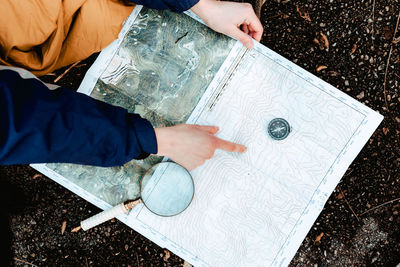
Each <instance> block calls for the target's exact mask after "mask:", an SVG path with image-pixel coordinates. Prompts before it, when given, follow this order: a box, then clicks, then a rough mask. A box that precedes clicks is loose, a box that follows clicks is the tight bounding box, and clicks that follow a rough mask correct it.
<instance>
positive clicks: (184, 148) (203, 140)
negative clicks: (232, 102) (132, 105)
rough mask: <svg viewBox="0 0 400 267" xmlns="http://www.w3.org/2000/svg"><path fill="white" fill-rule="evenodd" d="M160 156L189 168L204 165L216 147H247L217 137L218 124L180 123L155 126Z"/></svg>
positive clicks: (238, 149) (231, 150) (228, 149)
mask: <svg viewBox="0 0 400 267" xmlns="http://www.w3.org/2000/svg"><path fill="white" fill-rule="evenodd" d="M154 130H155V133H156V137H157V146H158V152H157V155H158V156H167V157H169V158H170V159H172V160H173V161H175V162H176V163H179V164H180V165H182V166H183V167H185V168H186V169H188V170H193V169H195V168H196V167H198V166H200V165H202V164H203V163H204V162H205V161H206V160H207V159H211V158H212V157H213V156H214V152H215V150H216V149H222V150H225V151H229V152H240V153H243V152H245V151H246V147H245V146H243V145H240V144H235V143H232V142H229V141H225V140H222V139H220V138H218V137H216V136H215V135H214V134H216V133H217V132H218V130H219V128H218V127H216V126H201V125H193V124H180V125H176V126H172V127H164V128H155V129H154Z"/></svg>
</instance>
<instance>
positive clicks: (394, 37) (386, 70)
mask: <svg viewBox="0 0 400 267" xmlns="http://www.w3.org/2000/svg"><path fill="white" fill-rule="evenodd" d="M399 19H400V11H399V14H398V15H397V23H396V28H395V29H394V33H393V39H392V42H391V44H390V50H389V56H388V59H387V61H386V69H385V78H384V79H383V96H384V97H385V105H386V108H387V109H388V110H389V105H388V103H387V97H386V78H387V73H388V68H389V63H390V57H391V56H392V50H393V44H394V40H395V39H396V33H397V29H398V28H399Z"/></svg>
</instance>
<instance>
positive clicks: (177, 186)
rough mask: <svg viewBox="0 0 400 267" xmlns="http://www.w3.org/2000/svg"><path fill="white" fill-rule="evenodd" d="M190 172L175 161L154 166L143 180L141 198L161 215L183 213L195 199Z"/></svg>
mask: <svg viewBox="0 0 400 267" xmlns="http://www.w3.org/2000/svg"><path fill="white" fill-rule="evenodd" d="M193 194H194V184H193V180H192V177H191V175H190V173H189V172H188V171H187V170H186V169H185V168H183V167H182V166H180V165H178V164H176V163H174V162H162V163H159V164H156V165H154V166H152V167H151V168H150V169H149V170H148V171H147V172H146V174H145V175H144V177H143V179H142V182H141V198H142V201H143V203H144V204H145V205H146V207H147V208H148V209H149V210H150V211H152V212H153V213H155V214H157V215H160V216H173V215H177V214H179V213H181V212H182V211H184V210H185V209H186V207H187V206H189V204H190V202H191V201H192V199H193Z"/></svg>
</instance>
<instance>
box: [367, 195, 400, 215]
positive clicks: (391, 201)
mask: <svg viewBox="0 0 400 267" xmlns="http://www.w3.org/2000/svg"><path fill="white" fill-rule="evenodd" d="M399 200H400V197H399V198H396V199H392V200H390V201H386V202H385V203H382V204H380V205H378V206H376V207H373V208H371V209H369V210H366V211H364V212H363V213H361V214H360V216H363V215H364V214H366V213H368V212H370V211H373V210H376V209H378V208H380V207H383V206H385V205H387V204H390V203H393V202H396V201H399Z"/></svg>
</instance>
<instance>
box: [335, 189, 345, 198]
mask: <svg viewBox="0 0 400 267" xmlns="http://www.w3.org/2000/svg"><path fill="white" fill-rule="evenodd" d="M345 192H346V190H344V191H340V193H339V195H337V197H336V199H342V198H343V197H344V193H345Z"/></svg>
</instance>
